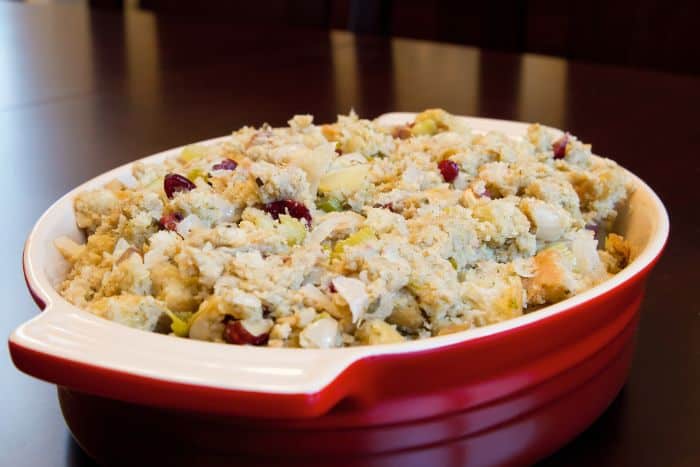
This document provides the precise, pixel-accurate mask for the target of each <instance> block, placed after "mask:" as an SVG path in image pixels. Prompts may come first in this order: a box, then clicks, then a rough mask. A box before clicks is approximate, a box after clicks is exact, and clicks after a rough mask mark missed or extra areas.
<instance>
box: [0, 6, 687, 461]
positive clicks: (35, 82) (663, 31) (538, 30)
mask: <svg viewBox="0 0 700 467" xmlns="http://www.w3.org/2000/svg"><path fill="white" fill-rule="evenodd" d="M698 31H700V1H697V0H696V1H690V0H678V1H665V2H662V1H658V0H657V1H653V0H639V1H636V2H622V1H620V0H612V1H602V0H587V1H570V2H562V1H559V2H551V1H543V0H531V1H524V0H513V1H503V0H491V1H488V0H487V1H482V2H479V3H477V2H472V1H467V0H465V1H455V0H438V1H435V2H429V1H425V0H423V1H417V0H403V1H398V0H396V1H388V0H375V1H370V0H365V1H361V0H305V1H301V0H265V1H259V2H235V1H224V0H199V1H196V0H123V1H120V0H92V1H89V0H53V1H49V0H27V1H23V2H20V1H7V0H0V142H2V144H0V162H2V164H3V165H2V167H3V169H4V174H5V175H6V176H5V177H3V183H2V184H0V198H2V199H5V200H8V202H6V203H4V205H3V219H4V222H5V224H3V225H7V226H9V227H7V228H5V229H4V231H3V235H4V237H3V241H2V242H0V258H2V259H3V260H4V261H3V262H2V267H1V268H0V295H1V296H2V297H3V300H4V305H5V309H6V312H4V313H0V331H2V332H3V333H4V335H5V336H7V335H9V333H10V332H11V331H12V330H13V329H14V328H15V327H16V326H17V325H19V324H20V323H22V322H23V321H26V320H28V319H30V318H31V317H32V316H34V315H35V314H36V307H35V306H34V304H33V303H32V301H31V298H30V297H29V294H28V293H27V292H26V290H25V289H26V288H25V285H24V280H23V276H22V270H21V267H20V252H21V251H22V245H23V242H24V240H25V238H26V236H27V234H28V232H29V230H30V229H31V227H32V225H33V224H34V222H35V221H36V219H37V218H38V217H39V216H40V215H41V213H42V212H43V211H44V210H45V209H46V208H47V207H48V206H49V205H50V204H51V203H52V202H53V201H55V200H56V199H58V197H60V196H61V195H62V194H63V193H66V192H67V191H68V190H70V189H71V188H73V187H75V186H77V185H78V184H80V183H82V182H84V181H85V180H88V179H90V178H92V177H94V176H95V175H97V174H99V173H102V172H104V171H106V170H108V169H111V168H113V167H116V166H119V165H121V164H124V163H127V162H130V161H132V160H134V159H136V158H140V157H144V156H146V155H149V154H153V153H155V152H158V151H161V150H164V149H166V148H171V147H175V146H179V145H183V144H188V143H191V142H193V141H198V140H203V139H207V138H211V137H214V136H220V135H224V134H227V133H228V132H230V131H231V130H233V129H236V128H239V127H240V126H242V125H245V124H249V125H255V126H258V125H260V124H262V123H263V122H268V123H270V124H272V125H275V126H277V125H283V124H284V123H285V122H286V121H287V120H288V119H289V118H290V116H292V115H293V114H294V113H307V112H308V113H311V114H313V115H314V116H315V117H316V120H315V121H316V122H328V121H333V120H335V118H336V115H337V114H338V113H346V112H348V111H349V110H350V109H351V108H354V109H355V110H356V111H357V112H358V113H359V114H360V115H361V116H363V117H367V118H373V117H375V116H378V115H380V114H382V113H384V112H388V111H394V110H397V111H416V110H422V109H424V108H426V107H442V108H445V109H446V110H448V111H451V112H453V113H455V114H461V115H476V116H483V117H490V118H503V119H513V120H522V121H539V122H541V123H543V124H547V125H551V126H555V127H558V128H563V129H567V130H569V131H571V132H572V133H573V134H576V135H577V136H579V137H580V138H581V139H582V140H584V141H590V142H593V143H594V150H595V151H596V153H598V154H602V155H609V156H611V157H613V158H615V159H616V160H618V161H619V162H621V163H622V164H623V165H624V166H626V167H628V168H630V169H631V170H632V171H633V172H634V173H636V174H638V175H640V176H641V177H642V178H643V179H645V180H647V181H648V182H650V183H651V184H652V186H653V188H654V189H655V190H656V191H657V192H658V193H659V194H660V195H661V197H662V199H664V202H665V203H666V204H667V206H668V207H669V211H670V213H671V217H672V223H673V226H674V230H673V234H672V242H671V244H670V245H669V251H668V253H667V254H666V256H665V257H664V259H663V260H662V263H660V267H659V271H658V272H656V273H655V276H654V277H655V279H654V280H655V282H654V284H653V286H652V287H650V293H649V296H648V298H647V300H646V301H645V310H644V312H643V315H642V321H643V322H642V326H641V330H640V334H639V349H640V350H639V351H638V355H637V357H636V359H637V363H635V364H634V366H633V368H632V374H631V378H630V384H629V385H628V387H627V388H626V389H625V391H624V392H623V393H622V395H621V397H620V398H618V399H617V400H616V402H615V403H614V404H613V406H612V407H611V409H610V410H609V411H608V412H606V414H605V415H604V416H603V417H602V418H601V419H600V420H599V421H598V422H596V424H595V425H594V426H593V427H592V428H591V429H590V430H588V431H587V432H586V433H584V434H583V435H582V436H581V437H579V438H578V439H577V441H575V442H574V443H572V444H571V445H569V447H568V448H566V449H565V450H563V451H561V452H560V453H558V454H557V455H556V456H555V458H554V459H553V460H550V461H549V462H548V463H547V464H546V465H552V466H554V465H557V466H560V465H565V466H567V467H568V466H571V465H586V466H590V465H615V466H617V465H634V466H636V467H642V466H654V467H656V466H658V465H669V466H677V467H686V466H687V467H690V466H697V465H700V462H699V461H698V459H700V453H699V452H698V442H697V440H698V439H697V433H698V431H699V429H698V421H700V387H699V384H700V362H699V361H698V359H699V358H700V351H699V350H698V345H700V318H699V316H700V314H699V313H698V309H697V300H696V299H695V298H694V289H695V288H697V287H696V285H697V284H696V282H697V279H696V277H695V276H694V275H693V274H692V273H690V274H689V271H695V270H696V269H697V263H698V258H700V249H699V246H698V245H699V244H698V241H697V239H698V237H699V236H700V226H699V225H698V222H697V216H696V215H695V214H694V212H695V210H696V208H697V205H698V204H700V200H699V199H698V196H699V195H698V193H700V192H698V191H697V190H693V189H692V186H694V185H695V184H697V179H698V177H700V165H699V164H698V163H697V160H698V157H697V155H698V154H700V139H698V138H697V122H698V120H699V118H698V117H699V111H700V110H699V109H700V76H698V73H700V40H698V38H697V33H698ZM354 32H356V33H358V34H353V33H354ZM660 160H662V161H663V163H660V162H659V161H660ZM689 187H690V188H689ZM669 291H672V293H669ZM690 297H693V298H692V299H691V298H690ZM669 312H676V313H677V314H676V316H679V319H668V316H669V315H668V313H669ZM4 352H7V351H6V350H5V351H4ZM0 379H2V381H3V383H4V385H5V386H6V387H8V388H11V390H9V391H5V394H4V396H5V399H4V400H3V402H5V403H4V404H3V410H4V412H3V417H2V418H3V422H1V423H0V465H59V466H60V465H71V466H74V465H93V464H92V463H91V462H90V461H89V460H87V458H86V456H85V455H84V454H83V453H82V451H81V450H80V448H79V447H77V445H75V443H74V442H73V441H72V440H71V438H70V435H69V433H68V432H67V430H66V428H65V425H64V423H63V420H62V417H61V414H60V410H59V408H58V406H57V402H56V398H55V388H53V387H52V386H50V385H48V384H44V383H40V382H38V381H36V380H33V379H31V378H30V377H28V376H26V375H24V374H21V373H20V372H18V371H16V370H15V369H14V368H13V367H12V363H11V362H10V359H9V357H8V356H7V354H6V353H5V354H3V355H2V356H1V357H0ZM650 401H651V402H650ZM18 459H19V460H21V461H18ZM605 460H607V461H606V462H603V461H605Z"/></svg>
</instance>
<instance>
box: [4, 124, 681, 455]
mask: <svg viewBox="0 0 700 467" xmlns="http://www.w3.org/2000/svg"><path fill="white" fill-rule="evenodd" d="M413 115H414V114H408V113H391V114H385V115H383V116H382V117H380V120H381V121H382V122H384V123H386V124H387V125H393V124H399V123H404V122H407V121H410V120H411V119H412V118H413ZM468 120H469V123H470V124H471V126H472V127H473V128H474V130H476V131H490V130H497V131H501V132H503V133H506V134H507V135H509V136H513V137H520V136H522V135H524V134H525V129H526V127H527V125H526V124H524V123H518V122H509V121H501V120H490V119H481V118H468ZM218 139H219V138H217V139H215V140H210V141H209V142H213V141H216V140H218ZM180 149H181V148H176V149H172V150H169V151H165V152H162V153H160V154H156V155H154V156H151V157H149V158H146V159H145V160H147V161H150V162H154V161H158V160H162V159H163V158H166V157H171V156H174V155H175V154H177V153H178V152H179V151H180ZM130 169H131V164H128V165H125V166H122V167H119V168H117V169H115V170H112V171H110V172H107V173H105V174H103V175H101V176H99V177H96V178H95V179H93V180H91V181H89V182H87V183H85V184H83V185H82V186H80V187H78V188H76V189H75V190H73V191H71V192H70V193H68V194H67V195H65V196H64V197H62V198H61V199H60V200H58V201H57V202H56V203H55V204H54V205H53V206H51V207H50V208H49V209H48V210H47V211H46V213H45V214H44V215H43V216H42V217H41V218H40V219H39V221H38V222H37V224H36V225H35V227H34V229H33V230H32V232H31V234H30V235H29V237H28V239H27V242H26V245H25V251H24V271H25V276H26V280H27V284H28V287H29V290H30V292H31V294H32V295H33V297H34V298H35V300H36V302H37V303H38V304H39V306H40V307H41V308H42V309H43V312H42V313H40V314H38V315H37V316H36V317H35V318H34V319H32V320H30V321H28V322H27V323H25V324H23V325H21V326H20V327H19V328H18V329H17V330H16V331H15V332H14V333H13V334H12V335H11V337H10V340H9V345H10V351H11V355H12V359H13V361H14V363H15V365H16V366H17V367H18V368H19V369H20V370H22V371H24V372H26V373H28V374H30V375H33V376H36V377H37V378H40V379H43V380H46V381H48V382H50V383H54V384H56V385H58V386H59V387H60V388H61V390H60V394H61V400H62V403H63V404H64V412H65V414H66V418H67V420H68V423H69V426H71V424H72V426H71V428H72V429H73V431H74V434H76V438H78V440H79V441H80V439H81V435H80V434H77V433H76V431H79V432H82V433H83V435H82V436H83V438H85V436H87V437H89V432H90V430H89V429H87V428H86V427H89V426H90V424H89V423H87V422H85V419H86V418H88V419H89V418H90V417H91V416H93V415H90V414H94V413H95V410H96V409H94V406H95V401H101V402H100V404H98V405H100V406H103V408H104V407H107V406H109V407H112V409H110V410H113V408H114V404H122V405H121V406H120V407H122V409H120V410H125V411H127V412H128V410H127V409H125V408H124V407H126V406H129V407H132V408H133V407H136V408H140V409H133V410H134V413H138V412H139V411H141V412H142V413H146V412H148V413H149V414H151V415H152V416H153V417H155V418H156V419H159V418H160V419H161V421H162V420H169V422H168V423H165V424H164V425H167V426H170V427H173V430H174V432H173V433H170V435H169V436H171V437H172V436H175V437H177V436H178V434H182V433H191V434H192V436H194V438H195V439H197V438H198V436H197V435H196V434H193V433H194V432H197V433H200V434H201V433H204V432H209V433H210V434H212V435H214V433H219V435H221V434H222V433H223V432H217V431H216V430H217V429H215V428H213V427H214V426H218V427H219V428H218V430H224V431H227V432H228V433H233V432H239V434H240V436H242V437H243V439H244V440H246V441H245V442H242V443H240V446H239V448H240V449H241V450H242V452H249V453H255V452H265V451H266V450H268V451H269V450H270V444H269V438H268V439H267V441H266V442H265V443H262V442H259V438H256V437H255V436H254V435H253V434H254V433H255V432H256V430H258V431H265V432H276V433H284V436H282V435H280V436H279V442H278V443H277V444H276V445H275V446H276V449H277V450H278V451H279V452H287V453H288V454H290V453H291V454H293V453H295V452H299V450H302V451H303V452H307V453H308V452H309V451H310V450H311V451H314V450H315V451H318V452H325V453H341V452H345V451H353V452H358V450H359V451H360V452H384V451H392V450H400V449H407V448H411V447H415V446H419V445H425V444H431V443H438V442H443V441H445V440H448V439H456V438H463V439H469V437H472V442H473V443H476V444H475V445H476V446H477V447H476V448H471V451H470V452H472V453H473V454H474V455H476V454H475V453H478V452H479V449H478V446H482V447H484V446H485V445H484V444H483V443H482V444H481V445H480V444H479V443H478V442H477V441H476V440H478V439H479V438H478V437H479V436H481V437H483V436H484V433H496V434H498V433H501V435H503V436H505V434H506V433H510V434H509V435H508V436H516V437H517V436H521V440H520V441H519V442H518V443H517V446H515V447H512V448H511V449H510V451H512V452H510V451H509V450H506V451H504V452H503V454H502V455H503V456H506V457H504V458H506V459H513V458H514V457H513V456H516V455H517V456H525V457H520V458H522V459H532V458H536V457H538V456H541V455H543V453H546V452H549V451H551V450H552V449H554V448H556V447H557V446H559V445H561V444H562V443H563V442H565V441H566V440H567V439H569V438H570V437H572V436H574V435H575V434H576V433H578V432H579V431H581V430H582V429H583V428H584V427H585V426H587V425H588V424H589V423H590V422H591V421H592V420H594V419H595V417H597V416H598V415H599V414H600V412H602V410H604V408H605V407H606V406H607V405H608V404H609V402H610V401H611V400H612V399H613V397H614V396H615V395H616V394H617V392H618V391H619V389H620V388H621V387H622V385H623V384H624V381H625V379H626V376H627V373H628V369H629V363H630V359H631V355H632V348H633V337H634V334H635V329H636V326H637V322H638V309H639V306H640V303H641V300H642V296H643V291H644V286H645V281H646V278H647V275H648V274H649V271H650V270H651V268H652V266H653V265H654V264H655V262H656V261H657V260H658V258H659V256H660V254H661V252H662V250H663V247H664V245H665V242H666V239H667V236H668V232H669V222H668V216H667V213H666V210H665V209H664V206H663V204H662V203H661V201H660V200H659V198H658V197H657V196H656V195H655V194H654V192H653V191H652V190H651V189H650V188H649V187H648V186H647V185H646V184H644V182H642V181H641V180H640V179H639V178H637V177H636V176H634V175H631V178H632V180H633V183H634V184H635V186H636V190H635V192H634V193H633V194H632V196H631V198H630V200H629V203H628V205H627V206H625V207H624V208H623V209H622V210H621V213H620V216H619V219H618V222H617V224H616V230H617V231H619V232H620V233H623V234H624V235H625V237H626V238H627V239H628V240H629V241H630V242H631V244H632V245H633V257H634V259H633V261H632V262H631V264H629V266H627V267H626V268H625V269H624V270H623V271H622V272H620V273H619V274H617V275H616V276H614V277H613V278H611V279H609V280H608V281H606V282H604V283H602V284H600V285H598V286H596V287H594V288H592V289H590V290H588V291H586V292H583V293H581V294H579V295H577V296H575V297H573V298H570V299H568V300H565V301H562V302H560V303H557V304H555V305H552V306H549V307H546V308H544V309H541V310H538V311H535V312H532V313H528V314H526V315H523V316H521V317H518V318H515V319H512V320H509V321H505V322H501V323H498V324H494V325H490V326H486V327H482V328H477V329H471V330H467V331H463V332H459V333H456V334H451V335H446V336H441V337H434V338H430V339H424V340H419V341H410V342H405V343H400V344H391V345H379V346H364V347H354V348H339V349H328V350H313V349H276V348H258V347H247V346H230V345H221V344H212V343H208V342H200V341H195V340H189V339H177V338H173V337H170V336H165V335H159V334H154V333H147V332H143V331H138V330H135V329H131V328H128V327H125V326H122V325H119V324H115V323H112V322H110V321H107V320H104V319H101V318H99V317H96V316H94V315H92V314H90V313H88V312H86V311H83V310H80V309H78V308H77V307H75V306H73V305H71V304H69V303H68V302H66V301H65V300H63V299H62V298H61V297H60V296H59V295H58V294H57V292H56V291H55V289H54V285H55V284H56V283H57V281H59V280H60V278H61V277H62V274H64V272H65V269H66V264H65V262H64V261H63V259H62V258H61V256H60V254H59V253H58V252H57V251H56V250H55V249H54V247H53V243H52V242H53V240H54V239H55V238H57V237H59V236H61V235H68V236H70V237H72V238H74V239H76V240H81V239H82V234H81V233H80V232H79V230H78V229H77V227H76V225H75V220H74V216H73V211H72V200H73V198H74V196H75V195H76V194H77V193H78V192H80V191H83V190H86V189H90V188H95V187H98V186H100V185H103V184H104V183H106V182H108V181H109V180H111V179H114V178H118V179H120V180H122V181H124V182H126V183H128V182H129V181H130V180H131V175H130ZM90 404H92V405H90ZM110 404H111V405H110ZM133 404H136V405H133ZM88 406H91V407H93V409H91V410H90V411H81V409H80V408H81V407H88ZM69 408H70V410H69ZM146 409H148V410H146ZM97 413H99V410H98V412H97ZM153 414H155V415H153ZM173 414H177V416H175V415H173ZM184 414H190V415H188V416H187V417H190V418H187V417H186V416H185V415H184ZM195 414H196V415H195ZM76 417H78V418H76ZM168 417H170V418H168ZM183 417H184V418H183ZM191 417H195V418H191ZM201 417H205V418H201ZM212 417H213V419H216V420H218V422H217V423H218V425H217V424H212ZM177 420H180V421H181V423H177ZM184 420H189V422H187V423H186V422H185V421H184ZM202 420H205V421H202ZM78 421H79V422H80V423H78ZM76 423H78V424H76ZM86 423H87V425H86ZM95 423H97V420H95ZM426 423H428V424H430V423H433V424H434V425H435V426H433V425H429V426H433V428H434V429H432V430H428V429H426V427H427V426H428V425H426ZM78 425H79V426H78ZM185 425H186V426H185ZM176 426H177V427H179V428H178V429H177V430H176V429H175V428H174V427H176ZM81 427H82V428H81ZM194 427H197V428H196V430H195V428H194ZM207 427H209V428H207ZM518 427H520V428H518ZM523 427H525V428H523ZM132 428H133V427H132ZM359 428H361V430H360V432H358V433H356V434H357V438H356V439H364V441H361V442H360V443H359V444H355V443H353V445H352V447H351V446H350V445H348V444H347V443H343V442H341V441H339V439H340V438H337V436H340V435H338V433H346V431H343V430H351V429H354V430H357V429H359ZM338 430H341V431H340V432H339V431H338ZM493 430H495V431H493ZM509 430H511V431H509ZM513 430H514V431H513ZM309 433H316V436H317V438H316V440H315V441H314V442H313V443H309V442H308V441H305V440H308V439H309V438H308V437H307V436H308V434H309ZM334 433H335V435H336V438H333V436H334V435H333V434H334ZM344 436H347V433H346V434H345V435H344ZM523 436H524V438H523ZM200 438H201V436H200ZM319 440H321V442H319ZM323 440H325V441H323ZM163 442H166V439H165V438H164V440H163ZM84 444H89V443H88V442H85V441H84ZM101 446H102V448H103V449H107V450H109V446H108V445H107V446H106V447H105V445H104V443H103V444H102V445H101ZM200 447H201V446H200ZM86 448H88V451H90V449H89V447H87V446H86ZM95 449H96V448H95ZM483 452H484V453H486V452H490V451H488V450H484V451H483ZM112 454H114V453H112ZM96 455H97V454H96ZM533 456H534V457H533Z"/></svg>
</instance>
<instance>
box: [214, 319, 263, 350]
mask: <svg viewBox="0 0 700 467" xmlns="http://www.w3.org/2000/svg"><path fill="white" fill-rule="evenodd" d="M269 338H270V333H267V332H266V333H263V334H260V335H259V336H254V335H252V334H251V333H250V332H248V330H247V329H246V328H245V327H244V326H243V324H241V322H240V321H228V322H227V323H226V327H225V328H224V340H225V341H226V342H228V343H229V344H236V345H246V344H247V345H265V344H267V340H268V339H269Z"/></svg>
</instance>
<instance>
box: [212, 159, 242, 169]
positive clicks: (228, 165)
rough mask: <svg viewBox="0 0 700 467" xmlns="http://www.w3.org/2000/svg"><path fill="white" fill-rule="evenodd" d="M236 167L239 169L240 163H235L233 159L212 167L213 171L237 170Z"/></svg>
mask: <svg viewBox="0 0 700 467" xmlns="http://www.w3.org/2000/svg"><path fill="white" fill-rule="evenodd" d="M236 167H238V162H236V161H234V160H233V159H224V160H222V161H221V162H219V163H218V164H214V165H213V166H212V168H211V169H212V170H236Z"/></svg>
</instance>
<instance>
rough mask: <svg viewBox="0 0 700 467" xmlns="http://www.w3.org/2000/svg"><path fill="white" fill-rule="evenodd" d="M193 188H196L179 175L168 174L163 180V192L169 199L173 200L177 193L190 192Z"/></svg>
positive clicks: (187, 179)
mask: <svg viewBox="0 0 700 467" xmlns="http://www.w3.org/2000/svg"><path fill="white" fill-rule="evenodd" d="M195 188H197V186H196V185H195V184H194V183H192V181H191V180H190V179H189V178H187V177H183V176H182V175H180V174H168V175H166V176H165V178H164V179H163V190H165V194H166V196H167V197H168V198H169V199H173V196H174V195H175V193H177V192H178V191H190V190H194V189H195Z"/></svg>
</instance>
